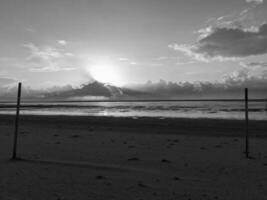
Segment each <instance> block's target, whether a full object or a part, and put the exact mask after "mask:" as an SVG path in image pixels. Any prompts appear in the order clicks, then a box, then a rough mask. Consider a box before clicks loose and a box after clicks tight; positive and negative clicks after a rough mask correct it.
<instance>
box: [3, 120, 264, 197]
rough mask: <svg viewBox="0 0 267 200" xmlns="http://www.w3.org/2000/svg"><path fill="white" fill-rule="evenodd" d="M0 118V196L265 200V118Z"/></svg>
mask: <svg viewBox="0 0 267 200" xmlns="http://www.w3.org/2000/svg"><path fill="white" fill-rule="evenodd" d="M13 124H14V116H4V115H2V116H0V149H1V150H0V199H4V200H5V199H20V200H21V199H25V200H29V199H30V200H31V199H40V200H42V199H58V200H59V199H61V200H63V199H65V200H68V199H75V200H79V199H93V200H98V199H99V200H100V199H101V200H102V199H123V200H131V199H133V200H135V199H138V200H141V199H143V200H146V199H148V200H149V199H153V200H155V199H160V200H165V199H166V200H168V199H179V200H180V199H182V200H183V199H186V200H189V199H191V200H194V199H196V200H201V199H226V200H237V199H242V200H243V199H244V200H246V199H247V200H258V199H259V200H265V199H267V137H266V136H267V121H251V122H250V133H251V135H252V136H251V139H250V151H251V154H250V155H251V157H252V158H251V159H246V158H245V155H244V153H243V151H244V137H243V135H244V122H243V121H239V120H211V119H159V118H158V119H156V118H137V119H131V118H112V117H66V116H65V117H60V116H53V117H52V116H51V117H47V116H23V117H22V119H21V124H20V134H19V140H18V157H20V158H21V159H22V160H16V161H12V160H10V157H11V153H12V152H11V151H12V140H13V129H14V127H13Z"/></svg>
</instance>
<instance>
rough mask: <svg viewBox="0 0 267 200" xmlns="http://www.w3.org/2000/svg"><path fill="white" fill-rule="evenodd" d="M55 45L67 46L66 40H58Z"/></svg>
mask: <svg viewBox="0 0 267 200" xmlns="http://www.w3.org/2000/svg"><path fill="white" fill-rule="evenodd" d="M57 43H58V44H60V45H62V46H65V45H67V41H66V40H58V41H57Z"/></svg>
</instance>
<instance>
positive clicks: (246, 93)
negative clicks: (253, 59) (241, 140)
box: [245, 88, 249, 158]
mask: <svg viewBox="0 0 267 200" xmlns="http://www.w3.org/2000/svg"><path fill="white" fill-rule="evenodd" d="M245 120H246V150H245V153H246V158H249V138H248V137H249V134H248V89H247V88H245Z"/></svg>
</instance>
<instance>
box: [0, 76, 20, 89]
mask: <svg viewBox="0 0 267 200" xmlns="http://www.w3.org/2000/svg"><path fill="white" fill-rule="evenodd" d="M16 82H17V80H16V79H14V78H8V77H0V85H1V87H3V86H8V85H10V84H14V83H16Z"/></svg>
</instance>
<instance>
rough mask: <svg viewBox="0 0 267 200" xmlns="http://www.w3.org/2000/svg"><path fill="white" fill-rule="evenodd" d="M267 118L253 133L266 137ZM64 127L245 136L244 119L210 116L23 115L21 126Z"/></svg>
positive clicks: (252, 124) (9, 119)
mask: <svg viewBox="0 0 267 200" xmlns="http://www.w3.org/2000/svg"><path fill="white" fill-rule="evenodd" d="M14 120H15V115H1V114H0V126H1V125H3V124H5V125H9V126H10V128H13V122H14ZM266 121H267V120H249V132H250V136H251V137H264V138H265V137H267V134H265V132H266V131H267V123H266ZM53 124H58V125H60V126H61V127H62V128H64V127H63V126H65V128H70V127H73V126H74V127H79V129H82V128H85V129H86V128H88V127H89V128H90V127H94V128H100V127H101V128H102V129H112V130H114V132H116V131H118V132H121V131H127V132H136V131H138V132H140V130H141V132H146V133H148V132H149V133H150V134H159V133H162V134H177V135H195V136H233V137H235V136H238V137H241V136H244V135H245V120H240V119H210V118H161V117H113V116H66V115H49V116H48V115H21V116H20V125H22V126H44V125H48V126H51V125H53Z"/></svg>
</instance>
